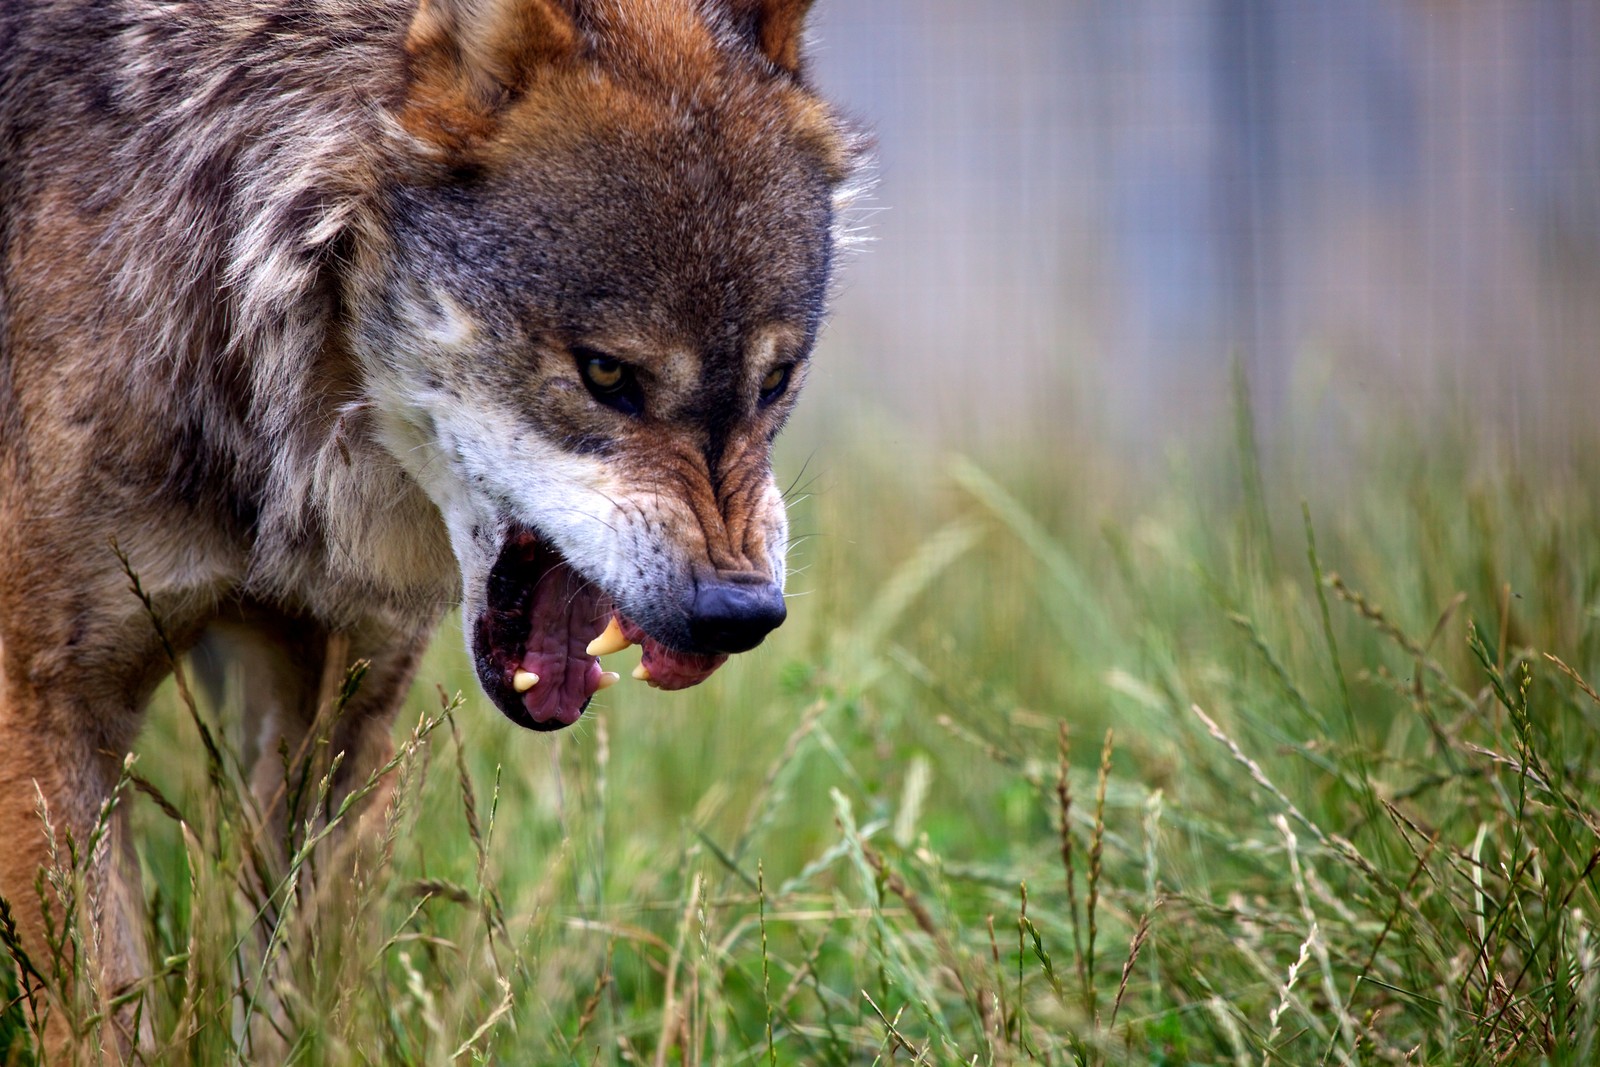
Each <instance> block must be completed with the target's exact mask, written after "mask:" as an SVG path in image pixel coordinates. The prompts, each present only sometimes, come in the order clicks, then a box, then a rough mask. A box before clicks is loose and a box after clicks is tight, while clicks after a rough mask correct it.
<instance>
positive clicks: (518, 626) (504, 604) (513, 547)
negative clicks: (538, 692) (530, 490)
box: [471, 525, 609, 733]
mask: <svg viewBox="0 0 1600 1067" xmlns="http://www.w3.org/2000/svg"><path fill="white" fill-rule="evenodd" d="M545 554H548V557H547V558H544V559H541V558H540V557H541V556H542V555H545ZM565 563H566V557H565V556H563V555H561V553H560V552H559V551H558V550H557V549H556V548H555V546H554V545H552V544H551V542H550V540H549V539H548V538H546V537H545V536H543V535H542V534H540V533H539V532H538V531H537V530H533V529H530V528H528V527H524V526H517V525H514V526H512V527H511V528H510V529H509V530H508V531H507V532H506V536H505V538H504V540H503V541H502V542H501V545H500V555H499V556H498V557H497V558H496V559H495V562H494V566H492V567H491V568H490V569H489V574H488V577H487V578H486V579H485V582H484V597H483V609H482V611H480V612H479V613H478V616H477V618H476V619H474V620H473V621H472V623H471V626H472V631H471V633H472V659H473V668H474V670H475V672H476V673H477V675H478V685H479V686H480V687H481V688H482V689H483V691H484V693H485V695H487V696H488V697H489V699H490V700H491V701H492V702H493V703H494V706H495V707H497V708H499V709H500V713H501V714H502V715H504V716H505V717H506V718H508V719H510V720H511V721H512V722H514V723H516V724H517V725H518V726H520V727H522V728H523V729H525V730H533V731H536V732H538V733H554V732H555V731H557V730H564V729H566V728H567V727H568V726H570V725H572V724H571V723H566V722H562V721H560V720H559V719H551V720H537V719H534V718H533V717H532V716H530V715H529V714H528V709H527V708H526V707H525V706H524V704H523V699H522V694H520V693H518V692H517V691H516V690H515V689H513V688H512V687H511V685H510V684H509V682H508V681H507V678H506V671H505V662H504V658H503V654H504V652H505V650H506V649H507V648H512V649H515V650H516V651H518V652H519V653H520V650H521V649H522V648H523V647H524V646H525V645H526V644H527V641H528V637H529V632H530V631H529V628H528V627H529V620H528V609H529V599H530V597H531V596H532V590H533V584H534V582H535V581H536V580H537V577H538V573H539V570H540V568H541V567H549V566H555V565H561V564H565ZM607 599H608V600H609V598H607ZM591 699H592V697H586V698H585V699H584V701H583V703H582V704H581V705H580V706H579V709H578V716H577V719H581V718H582V717H583V715H584V713H585V712H587V711H588V709H589V704H590V701H591ZM577 719H574V720H573V721H574V722H576V721H577Z"/></svg>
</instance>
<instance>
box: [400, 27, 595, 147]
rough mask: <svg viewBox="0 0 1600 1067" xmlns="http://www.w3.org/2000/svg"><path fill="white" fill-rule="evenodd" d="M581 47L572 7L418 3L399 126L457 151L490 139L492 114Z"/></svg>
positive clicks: (408, 47)
mask: <svg viewBox="0 0 1600 1067" xmlns="http://www.w3.org/2000/svg"><path fill="white" fill-rule="evenodd" d="M581 46H582V34H581V31H580V30H579V28H578V21H577V16H576V13H575V12H574V11H573V8H572V0H420V2H419V3H418V5H417V13H416V15H415V16H414V17H413V18H412V20H411V28H410V31H409V32H408V33H407V35H406V57H407V60H408V74H409V82H408V85H407V90H406V104H405V108H404V111H403V113H402V117H403V121H405V123H406V126H407V127H408V128H409V129H411V130H412V132H414V133H418V134H421V135H423V136H425V137H428V139H430V140H434V141H436V142H440V143H441V144H442V145H444V146H446V147H462V146H463V145H464V143H465V142H469V141H471V140H474V139H476V138H477V137H481V136H486V135H487V134H488V133H489V132H491V131H492V129H493V125H494V121H493V120H494V114H495V112H496V111H498V110H499V108H500V107H501V106H502V105H503V104H504V103H505V102H506V101H508V100H510V99H513V98H515V97H517V96H519V95H520V94H521V93H523V92H524V91H525V90H526V89H527V88H528V85H529V83H531V82H532V81H533V79H534V78H535V76H537V74H538V73H539V71H540V69H541V68H543V67H546V66H550V65H553V64H556V63H560V62H562V61H564V60H567V59H570V58H572V57H573V56H575V55H577V54H578V51H579V49H580V47H581ZM456 142H460V143H456Z"/></svg>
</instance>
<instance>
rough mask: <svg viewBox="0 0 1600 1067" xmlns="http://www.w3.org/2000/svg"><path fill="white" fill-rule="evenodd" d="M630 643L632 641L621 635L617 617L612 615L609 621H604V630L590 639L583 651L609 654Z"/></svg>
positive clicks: (601, 654)
mask: <svg viewBox="0 0 1600 1067" xmlns="http://www.w3.org/2000/svg"><path fill="white" fill-rule="evenodd" d="M631 644H633V642H632V641H629V640H628V639H627V638H626V637H623V636H622V627H621V626H619V625H617V617H616V616H615V615H613V616H611V621H610V622H608V623H606V628H605V632H604V633H602V634H601V635H600V636H599V637H597V638H595V639H594V640H593V641H590V642H589V647H588V648H586V649H584V651H585V652H587V653H589V655H591V656H609V655H611V653H613V652H621V651H622V650H623V649H625V648H627V647H628V646H629V645H631Z"/></svg>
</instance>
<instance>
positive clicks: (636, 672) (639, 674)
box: [633, 663, 650, 682]
mask: <svg viewBox="0 0 1600 1067" xmlns="http://www.w3.org/2000/svg"><path fill="white" fill-rule="evenodd" d="M633 676H634V677H635V678H637V679H639V681H641V682H648V681H649V680H650V668H648V667H646V666H645V665H644V664H643V663H641V664H639V665H638V666H637V667H635V668H634V669H633Z"/></svg>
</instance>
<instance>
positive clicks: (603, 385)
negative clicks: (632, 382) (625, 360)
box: [583, 356, 627, 389]
mask: <svg viewBox="0 0 1600 1067" xmlns="http://www.w3.org/2000/svg"><path fill="white" fill-rule="evenodd" d="M583 376H584V377H585V378H587V379H589V384H590V385H593V386H594V387H595V388H596V389H615V388H617V387H618V386H620V385H621V384H622V380H623V379H624V378H626V377H627V370H626V369H625V368H624V367H623V366H622V362H621V361H620V360H616V359H612V358H611V357H610V356H595V357H594V358H593V359H590V360H588V361H587V362H585V363H584V365H583Z"/></svg>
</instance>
